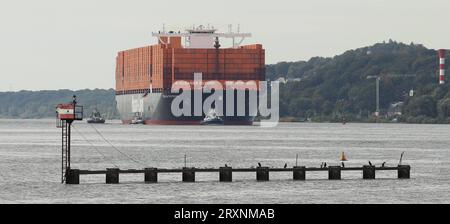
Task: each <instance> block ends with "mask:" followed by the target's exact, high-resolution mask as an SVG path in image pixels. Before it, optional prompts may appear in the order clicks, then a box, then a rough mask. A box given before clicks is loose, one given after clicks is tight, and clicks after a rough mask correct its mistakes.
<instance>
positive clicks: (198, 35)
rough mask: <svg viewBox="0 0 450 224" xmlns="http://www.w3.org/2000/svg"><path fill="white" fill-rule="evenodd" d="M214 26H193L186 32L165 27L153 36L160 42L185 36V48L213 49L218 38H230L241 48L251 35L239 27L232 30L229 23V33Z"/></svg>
mask: <svg viewBox="0 0 450 224" xmlns="http://www.w3.org/2000/svg"><path fill="white" fill-rule="evenodd" d="M217 31H218V30H217V29H215V28H214V27H209V26H207V27H205V26H203V25H200V26H197V27H196V26H193V27H192V28H189V29H186V30H185V32H180V31H178V32H174V31H168V32H167V31H166V30H165V28H164V27H163V30H162V31H159V32H157V33H152V36H153V37H157V38H158V40H159V43H161V44H170V43H171V42H172V41H177V40H180V39H181V38H184V48H197V49H213V48H214V45H215V41H216V39H219V38H228V39H231V40H232V46H231V47H232V48H239V47H240V46H241V44H242V43H243V42H244V40H245V38H248V37H251V36H252V34H251V33H241V32H240V31H239V28H238V30H237V32H234V31H233V30H232V26H231V25H229V30H228V32H227V33H219V32H217Z"/></svg>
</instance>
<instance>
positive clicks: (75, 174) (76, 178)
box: [66, 169, 80, 184]
mask: <svg viewBox="0 0 450 224" xmlns="http://www.w3.org/2000/svg"><path fill="white" fill-rule="evenodd" d="M66 184H80V170H74V169H68V170H67V172H66Z"/></svg>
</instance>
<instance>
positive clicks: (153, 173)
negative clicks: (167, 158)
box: [144, 168, 158, 183]
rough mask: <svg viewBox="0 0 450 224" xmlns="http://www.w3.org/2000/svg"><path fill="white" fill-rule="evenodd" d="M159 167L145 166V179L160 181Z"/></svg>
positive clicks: (154, 181)
mask: <svg viewBox="0 0 450 224" xmlns="http://www.w3.org/2000/svg"><path fill="white" fill-rule="evenodd" d="M157 171H158V169H157V168H145V169H144V181H145V182H146V183H157V182H158V172H157Z"/></svg>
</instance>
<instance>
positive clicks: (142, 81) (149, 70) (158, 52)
mask: <svg viewBox="0 0 450 224" xmlns="http://www.w3.org/2000/svg"><path fill="white" fill-rule="evenodd" d="M168 42H169V41H168V39H162V42H161V41H160V43H159V44H157V45H152V46H147V47H142V48H136V49H131V50H126V51H121V52H119V53H118V55H117V58H116V62H117V63H116V93H117V94H118V95H120V94H131V93H146V92H148V91H150V88H152V91H153V92H161V91H163V90H170V88H171V87H172V83H173V82H175V81H177V80H186V81H192V80H193V74H194V73H197V72H201V73H202V74H203V80H205V81H206V80H219V81H221V82H222V83H224V82H225V81H228V80H255V81H257V80H264V78H265V57H264V55H265V50H264V49H263V48H262V45H260V44H255V45H247V46H241V47H240V48H237V49H234V48H226V49H188V48H182V46H181V38H174V37H172V38H170V44H169V43H168Z"/></svg>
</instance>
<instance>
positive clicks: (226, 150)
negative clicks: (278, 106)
mask: <svg viewBox="0 0 450 224" xmlns="http://www.w3.org/2000/svg"><path fill="white" fill-rule="evenodd" d="M94 128H95V129H97V130H98V132H99V133H101V135H99V134H98V133H97V132H96V130H95V129H94ZM105 140H106V141H105ZM108 142H110V143H111V144H112V145H113V146H114V147H112V146H111V145H110V144H109V143H108ZM60 144H61V133H60V129H57V128H55V122H54V120H0V203H258V204H259V203H450V125H410V124H347V125H345V126H344V125H342V124H310V123H292V124H291V123H287V124H280V125H279V126H278V127H276V128H268V129H264V128H260V127H257V126H250V127H249V126H244V127H235V126H230V127H228V126H227V127H223V126H207V127H206V126H128V125H121V124H119V123H118V122H110V124H105V125H95V126H94V127H92V126H91V125H88V124H86V123H84V122H78V123H76V124H75V128H74V130H73V143H72V147H73V149H72V168H79V169H105V168H113V167H115V166H118V167H120V168H121V169H141V168H143V167H158V168H179V167H183V166H184V155H185V154H186V155H187V165H188V166H190V167H220V166H223V165H224V164H225V163H226V164H228V165H229V166H233V167H236V168H237V167H251V166H256V165H257V163H258V162H261V163H262V164H263V166H269V167H282V166H284V164H285V163H288V165H289V166H293V165H295V157H296V154H298V155H299V161H298V163H299V165H305V166H320V163H321V162H327V163H328V164H330V165H339V164H340V162H339V161H338V159H339V154H340V153H341V152H342V151H345V152H346V154H347V156H348V159H349V161H348V162H347V163H346V165H347V166H361V165H364V164H367V163H368V160H370V161H371V162H372V163H374V164H376V165H380V164H381V163H382V162H387V165H397V163H398V160H399V157H400V154H401V152H403V151H405V152H406V153H405V157H404V160H403V163H404V164H409V165H411V166H412V170H411V177H412V179H410V180H397V179H396V177H397V176H396V175H397V174H396V172H395V171H383V172H377V178H382V179H377V180H362V174H361V171H358V172H356V171H355V172H343V173H342V178H343V180H341V181H329V180H327V173H326V172H314V173H307V177H306V178H307V181H304V182H294V181H292V180H291V179H292V174H291V173H289V172H288V173H271V176H270V179H271V181H269V182H256V180H255V174H254V173H234V174H233V179H234V182H232V183H220V182H219V181H218V174H217V173H211V174H203V173H201V174H197V175H196V179H197V182H196V183H182V182H181V174H160V175H159V183H158V184H144V183H143V175H142V174H141V175H122V176H120V181H121V184H119V185H106V184H104V181H105V177H104V175H100V176H82V177H81V184H80V185H75V186H67V185H63V184H61V183H60V178H61V177H60V175H61V174H60V172H61V171H60V169H61V167H60V159H61V154H60V147H61V146H60Z"/></svg>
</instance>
